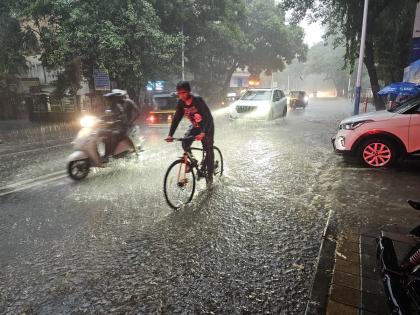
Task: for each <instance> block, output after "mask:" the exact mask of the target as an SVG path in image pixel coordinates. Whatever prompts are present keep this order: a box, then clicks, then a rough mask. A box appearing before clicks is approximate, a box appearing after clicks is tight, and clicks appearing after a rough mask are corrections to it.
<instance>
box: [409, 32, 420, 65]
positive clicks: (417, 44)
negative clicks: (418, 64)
mask: <svg viewBox="0 0 420 315" xmlns="http://www.w3.org/2000/svg"><path fill="white" fill-rule="evenodd" d="M419 59H420V37H416V38H413V39H412V42H411V56H410V63H412V62H415V61H417V60H419Z"/></svg>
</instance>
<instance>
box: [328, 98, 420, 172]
mask: <svg viewBox="0 0 420 315" xmlns="http://www.w3.org/2000/svg"><path fill="white" fill-rule="evenodd" d="M332 142H333V146H334V150H335V152H336V153H337V154H343V155H350V156H355V157H357V158H359V159H360V161H362V163H363V164H364V165H366V166H368V167H374V168H380V167H387V166H391V165H392V164H393V163H394V162H395V161H396V160H397V158H399V157H404V156H406V155H417V154H420V97H414V98H411V99H409V100H407V101H405V102H403V103H401V104H399V105H398V106H397V107H395V108H394V109H392V110H382V111H377V112H372V113H366V114H362V115H357V116H352V117H350V118H347V119H344V120H343V121H341V122H340V125H339V130H338V132H337V135H336V136H335V137H333V138H332Z"/></svg>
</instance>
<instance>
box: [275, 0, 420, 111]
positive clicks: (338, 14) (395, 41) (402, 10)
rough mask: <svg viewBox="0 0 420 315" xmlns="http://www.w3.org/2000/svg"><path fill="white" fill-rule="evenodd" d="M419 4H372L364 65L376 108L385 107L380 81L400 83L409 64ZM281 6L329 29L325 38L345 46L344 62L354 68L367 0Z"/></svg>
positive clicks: (299, 0) (384, 0) (295, 1)
mask: <svg viewBox="0 0 420 315" xmlns="http://www.w3.org/2000/svg"><path fill="white" fill-rule="evenodd" d="M416 3H417V1H416V0H408V1H399V0H377V1H370V2H369V11H368V26H367V33H366V34H367V35H366V50H365V56H364V63H365V65H366V68H367V70H368V73H369V78H370V83H371V87H372V91H373V94H374V98H375V105H376V108H377V109H382V108H384V104H383V103H382V100H381V98H380V97H378V96H377V92H378V91H379V89H380V81H383V82H386V81H388V80H389V79H391V78H392V80H396V81H399V80H401V79H402V69H403V68H404V67H405V66H407V65H408V54H409V45H410V38H411V34H412V28H413V21H414V14H415V7H416ZM282 6H283V7H284V8H285V9H292V10H294V18H295V21H298V20H301V19H302V18H303V17H304V16H305V15H306V14H309V16H310V17H311V18H312V19H313V20H318V21H321V23H322V24H323V25H324V26H326V27H327V34H326V36H327V37H328V36H332V37H333V38H334V39H335V44H336V45H338V44H340V43H341V44H343V45H345V47H346V53H345V60H346V61H347V63H348V64H349V65H350V66H351V67H352V66H353V65H354V61H355V59H356V58H357V57H358V53H359V49H358V47H359V45H360V37H361V31H362V18H363V7H364V0H356V1H346V0H323V1H316V0H284V1H283V3H282ZM394 48H395V49H394Z"/></svg>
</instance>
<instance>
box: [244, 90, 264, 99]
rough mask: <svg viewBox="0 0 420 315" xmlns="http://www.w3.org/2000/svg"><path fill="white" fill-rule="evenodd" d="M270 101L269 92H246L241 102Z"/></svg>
mask: <svg viewBox="0 0 420 315" xmlns="http://www.w3.org/2000/svg"><path fill="white" fill-rule="evenodd" d="M270 99H271V91H246V92H245V94H244V95H243V96H242V97H241V100H247V101H250V100H252V101H267V100H270Z"/></svg>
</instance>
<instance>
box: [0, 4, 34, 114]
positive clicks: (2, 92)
mask: <svg viewBox="0 0 420 315" xmlns="http://www.w3.org/2000/svg"><path fill="white" fill-rule="evenodd" d="M35 48H36V39H35V38H34V37H33V36H32V33H31V32H28V31H27V29H26V28H22V27H21V26H20V23H19V21H18V20H17V18H16V16H15V14H14V10H13V1H8V0H0V118H2V119H3V118H6V119H8V118H16V114H17V108H16V107H15V106H14V104H16V102H17V89H16V86H17V84H18V79H19V75H20V74H22V73H23V72H24V71H25V70H26V59H25V54H26V53H28V52H29V51H32V50H33V49H35ZM13 86H14V88H12V87H13Z"/></svg>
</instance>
